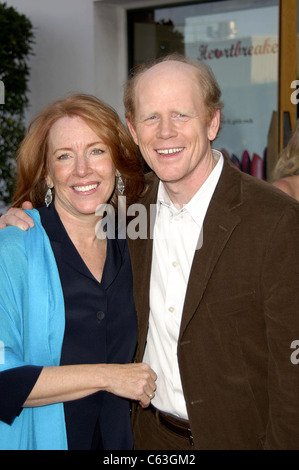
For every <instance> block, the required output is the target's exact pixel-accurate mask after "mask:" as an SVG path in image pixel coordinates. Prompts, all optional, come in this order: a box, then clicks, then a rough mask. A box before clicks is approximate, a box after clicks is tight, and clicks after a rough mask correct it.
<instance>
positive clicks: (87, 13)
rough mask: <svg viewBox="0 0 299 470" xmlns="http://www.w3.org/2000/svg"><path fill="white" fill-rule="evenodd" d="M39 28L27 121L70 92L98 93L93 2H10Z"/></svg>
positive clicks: (87, 0)
mask: <svg viewBox="0 0 299 470" xmlns="http://www.w3.org/2000/svg"><path fill="white" fill-rule="evenodd" d="M7 5H8V6H13V7H14V8H15V9H16V10H17V11H18V12H19V13H23V14H25V15H26V16H27V17H28V18H29V19H30V21H31V22H32V24H33V26H34V28H35V31H34V32H35V44H34V54H35V55H34V56H32V57H30V62H29V66H30V68H31V77H30V82H29V88H30V93H29V95H28V97H29V100H30V108H29V109H28V111H27V119H26V120H27V121H28V120H30V119H31V118H32V117H33V116H34V115H35V114H36V113H37V112H39V111H40V110H41V109H43V108H44V107H45V106H46V105H47V104H48V103H49V102H51V101H53V100H55V99H57V98H59V97H61V96H63V95H64V94H66V93H69V92H85V93H94V91H95V83H94V54H93V50H94V31H93V28H94V22H93V1H92V0H49V1H46V0H7Z"/></svg>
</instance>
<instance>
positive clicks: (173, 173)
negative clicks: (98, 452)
mask: <svg viewBox="0 0 299 470" xmlns="http://www.w3.org/2000/svg"><path fill="white" fill-rule="evenodd" d="M125 107H126V116H127V123H128V126H129V129H130V131H131V133H132V136H133V139H134V140H135V142H136V143H137V144H138V145H139V147H140V151H141V153H142V155H143V157H144V158H145V160H146V162H147V163H148V165H149V166H150V167H151V168H152V170H153V173H151V174H149V175H148V179H147V182H148V188H147V192H146V194H145V196H144V198H143V199H142V201H140V202H141V203H142V204H144V205H145V207H146V208H147V214H148V221H147V222H148V228H149V233H148V237H147V239H137V240H130V239H129V244H130V252H131V258H132V266H133V275H134V282H135V287H134V295H135V301H136V308H137V312H138V316H139V346H138V350H137V353H136V361H141V360H144V361H145V362H147V363H149V365H150V366H151V367H152V368H153V369H154V370H155V372H156V373H157V376H158V379H157V389H156V390H155V392H154V391H153V393H152V394H150V397H151V398H152V405H151V406H150V407H149V408H147V409H142V408H138V407H136V408H135V409H134V410H133V425H134V434H135V448H136V450H139V449H158V450H159V449H168V450H172V449H175V450H178V449H185V450H193V449H194V450H195V449H263V448H265V449H298V448H299V373H298V367H299V365H297V364H296V361H294V360H292V357H293V356H292V354H294V352H295V351H294V349H292V348H293V347H294V344H296V342H295V343H294V341H296V340H299V282H298V277H299V273H298V271H299V256H298V247H299V205H298V203H297V202H295V201H293V200H292V199H290V198H288V197H287V196H285V195H283V193H281V192H280V191H278V190H277V189H275V188H272V187H271V186H270V185H268V184H267V183H265V182H262V181H260V180H258V179H254V178H251V177H249V176H248V175H245V174H243V173H241V172H240V171H239V170H237V169H236V168H235V167H234V166H233V165H232V164H230V162H229V161H227V160H226V159H224V157H223V156H222V154H221V153H220V152H218V151H215V150H212V149H211V142H212V141H213V140H214V139H215V138H216V137H217V133H218V130H219V126H220V122H221V107H222V104H221V102H220V90H219V87H218V85H217V82H216V81H215V79H214V77H213V75H212V74H211V72H210V71H209V69H207V68H206V67H205V66H204V65H203V64H201V63H198V64H197V63H196V64H194V63H193V62H189V61H188V60H187V59H185V58H182V57H180V56H170V57H167V58H166V59H164V60H163V61H160V62H158V63H156V64H155V65H152V66H150V67H149V68H146V67H145V68H144V69H143V68H142V69H140V70H139V72H138V74H137V75H135V77H134V78H133V79H132V80H130V81H129V83H128V86H127V89H126V92H125ZM151 205H156V218H155V224H154V233H153V234H152V233H151V232H150V220H149V219H150V215H151V214H152V211H151V210H150V206H151ZM12 217H13V216H12ZM7 221H8V219H7ZM11 222H12V219H11ZM13 223H15V222H13ZM296 357H297V356H296Z"/></svg>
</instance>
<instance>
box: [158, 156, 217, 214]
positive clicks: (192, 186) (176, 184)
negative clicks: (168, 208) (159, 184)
mask: <svg viewBox="0 0 299 470" xmlns="http://www.w3.org/2000/svg"><path fill="white" fill-rule="evenodd" d="M216 164H217V161H216V160H215V159H214V158H213V156H212V158H211V159H209V161H208V163H207V165H205V166H204V168H202V169H201V171H200V172H199V171H196V172H195V171H194V172H192V173H191V174H190V175H189V177H186V178H182V179H181V180H179V181H163V184H164V187H165V190H166V191H167V194H168V196H169V199H170V200H171V202H172V203H173V204H174V205H175V207H176V208H177V209H181V208H182V207H183V206H185V205H186V204H188V202H189V201H191V199H192V198H193V196H195V194H196V193H197V191H199V189H200V188H201V187H202V185H203V184H204V183H205V181H206V180H207V179H208V177H209V176H210V174H211V173H212V171H213V170H214V168H215V166H216Z"/></svg>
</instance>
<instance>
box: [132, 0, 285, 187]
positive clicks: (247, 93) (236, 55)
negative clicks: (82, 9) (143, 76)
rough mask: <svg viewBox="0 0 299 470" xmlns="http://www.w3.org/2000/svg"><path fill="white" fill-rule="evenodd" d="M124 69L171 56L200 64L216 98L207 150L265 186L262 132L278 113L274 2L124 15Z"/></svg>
mask: <svg viewBox="0 0 299 470" xmlns="http://www.w3.org/2000/svg"><path fill="white" fill-rule="evenodd" d="M128 31H129V32H130V35H129V51H131V54H130V56H129V66H130V68H132V67H136V66H137V67H138V64H139V63H141V62H143V61H144V60H147V59H151V58H155V57H160V56H163V55H166V54H169V53H171V52H180V53H183V54H185V55H186V56H188V57H190V58H192V59H196V60H201V61H203V62H204V63H206V64H207V65H208V66H209V67H210V68H211V69H212V70H213V72H214V73H215V76H216V78H217V80H218V82H219V85H220V87H221V90H222V99H223V102H224V122H223V126H222V129H221V131H220V133H219V136H218V137H217V139H216V140H215V142H214V144H213V146H214V148H217V149H219V150H222V152H223V153H225V154H226V155H228V157H229V158H230V159H231V160H232V161H233V162H234V163H235V164H236V165H237V166H238V167H240V169H241V170H243V171H246V172H248V173H250V174H252V175H254V176H256V177H259V178H263V179H266V178H267V148H268V132H269V128H270V124H271V121H272V117H273V112H277V109H278V96H279V94H278V86H279V76H278V63H279V0H255V1H252V0H250V1H247V0H244V1H243V2H239V1H235V0H223V1H213V2H204V3H203V2H197V3H192V4H190V5H188V4H182V5H175V6H171V7H168V6H165V7H163V6H161V7H159V8H158V7H153V8H147V9H139V10H129V11H128Z"/></svg>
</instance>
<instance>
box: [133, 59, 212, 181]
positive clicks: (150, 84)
mask: <svg viewBox="0 0 299 470" xmlns="http://www.w3.org/2000/svg"><path fill="white" fill-rule="evenodd" d="M135 106H136V108H135V109H136V115H135V122H134V123H130V122H128V126H129V129H130V131H131V133H132V136H133V138H134V141H135V142H136V143H137V144H138V145H139V148H140V151H141V153H142V155H143V157H144V159H145V160H146V162H147V164H148V165H149V166H150V167H151V168H152V170H153V171H154V172H155V173H156V174H157V176H158V177H159V178H160V179H161V180H162V181H163V182H164V183H165V184H166V185H168V186H169V185H171V186H172V187H173V186H174V184H175V185H177V183H184V185H183V187H186V185H187V186H188V187H189V186H190V185H191V186H192V188H193V187H194V188H195V190H197V189H196V187H197V186H198V187H199V186H200V185H201V182H202V181H204V180H205V178H206V176H207V173H208V172H209V169H210V168H211V161H212V159H213V157H212V152H211V147H210V141H211V140H214V139H215V137H216V135H217V132H218V128H219V117H220V114H219V112H216V113H215V116H214V117H213V119H212V120H211V122H210V123H207V118H206V108H205V105H204V103H203V99H202V97H201V93H200V89H199V84H198V81H197V77H196V72H195V69H194V67H192V66H190V65H187V64H184V63H181V62H176V61H170V62H165V63H161V64H159V65H156V66H154V67H153V68H151V69H149V70H148V71H147V72H145V73H144V74H143V75H142V76H141V77H140V78H139V79H138V82H137V87H136V90H135ZM179 187H180V188H181V185H180V186H179Z"/></svg>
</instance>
